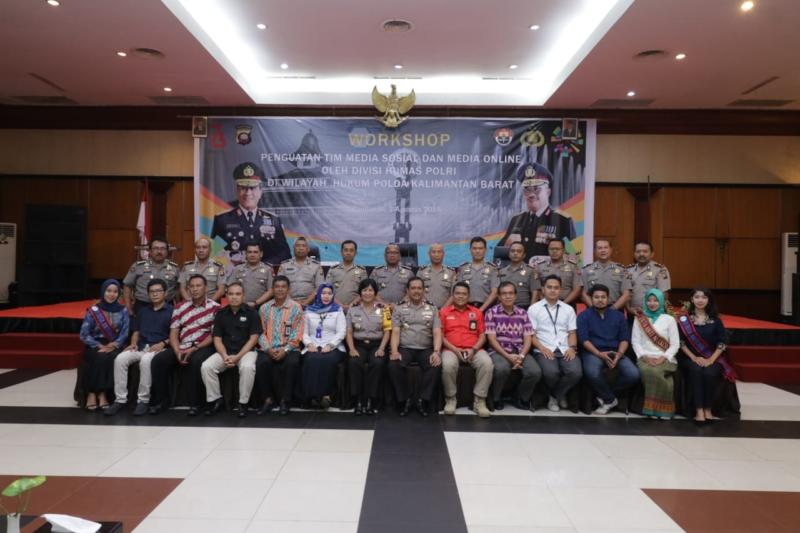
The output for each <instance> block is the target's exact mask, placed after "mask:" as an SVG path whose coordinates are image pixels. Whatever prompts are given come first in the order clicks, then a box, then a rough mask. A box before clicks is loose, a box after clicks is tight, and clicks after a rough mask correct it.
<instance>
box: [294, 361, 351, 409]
mask: <svg viewBox="0 0 800 533" xmlns="http://www.w3.org/2000/svg"><path fill="white" fill-rule="evenodd" d="M344 358H345V353H344V352H343V351H341V350H339V349H335V350H331V351H330V352H322V351H317V352H312V351H308V352H306V353H305V355H304V356H303V371H302V372H303V397H304V398H305V399H306V400H310V399H312V398H322V397H323V396H330V395H331V394H333V392H334V391H335V390H336V373H337V370H338V368H339V363H340V362H341V361H342V360H343V359H344Z"/></svg>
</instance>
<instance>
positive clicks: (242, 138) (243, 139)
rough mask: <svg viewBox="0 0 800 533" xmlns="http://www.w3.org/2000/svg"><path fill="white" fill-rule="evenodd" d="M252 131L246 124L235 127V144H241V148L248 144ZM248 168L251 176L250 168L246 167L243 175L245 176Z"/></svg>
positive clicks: (251, 127) (251, 170)
mask: <svg viewBox="0 0 800 533" xmlns="http://www.w3.org/2000/svg"><path fill="white" fill-rule="evenodd" d="M252 131H253V126H250V125H248V124H240V125H238V126H236V144H241V145H242V146H245V145H247V144H250V142H251V141H252V139H251V138H250V132H252ZM248 168H250V172H251V174H250V176H252V175H253V173H254V171H253V169H252V168H251V167H246V168H245V169H244V175H245V176H247V169H248Z"/></svg>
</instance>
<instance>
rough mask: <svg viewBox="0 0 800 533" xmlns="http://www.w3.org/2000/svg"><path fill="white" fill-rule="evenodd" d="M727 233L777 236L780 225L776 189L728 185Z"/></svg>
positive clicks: (735, 235)
mask: <svg viewBox="0 0 800 533" xmlns="http://www.w3.org/2000/svg"><path fill="white" fill-rule="evenodd" d="M725 193H726V194H727V201H726V205H727V206H728V208H729V209H730V213H729V217H728V218H729V221H730V224H729V227H730V234H729V236H730V237H737V238H758V237H760V238H767V239H777V238H778V237H779V233H780V228H781V198H780V196H781V190H780V189H755V188H752V189H751V188H749V187H748V188H742V189H739V188H737V189H728V190H726V191H725Z"/></svg>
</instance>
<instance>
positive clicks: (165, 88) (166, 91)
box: [164, 87, 172, 93]
mask: <svg viewBox="0 0 800 533" xmlns="http://www.w3.org/2000/svg"><path fill="white" fill-rule="evenodd" d="M164 92H165V93H171V92H172V87H164Z"/></svg>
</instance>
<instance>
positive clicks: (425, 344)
mask: <svg viewBox="0 0 800 533" xmlns="http://www.w3.org/2000/svg"><path fill="white" fill-rule="evenodd" d="M406 285H407V289H408V297H407V298H406V300H405V301H403V302H402V303H401V304H399V305H397V306H396V308H395V311H394V313H393V314H392V340H391V347H392V349H391V355H390V356H389V378H390V380H391V382H392V386H393V387H394V392H395V396H396V397H397V402H398V404H399V407H400V416H406V415H407V414H408V412H409V411H410V410H411V398H410V397H409V387H408V376H407V373H406V368H407V367H408V365H409V363H412V362H416V363H417V364H419V366H420V368H421V369H422V388H421V390H420V395H419V396H420V397H419V398H418V399H417V411H419V414H421V415H422V416H428V413H429V409H430V402H431V399H432V398H433V395H434V394H435V392H436V385H437V384H438V383H439V376H440V375H441V372H442V358H441V351H442V324H441V321H440V319H439V311H438V309H436V308H435V307H434V306H433V305H432V304H430V303H428V302H426V301H425V299H424V296H425V285H424V283H423V282H422V280H421V279H419V278H418V277H411V278H410V279H409V280H408V282H407V284H406Z"/></svg>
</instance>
